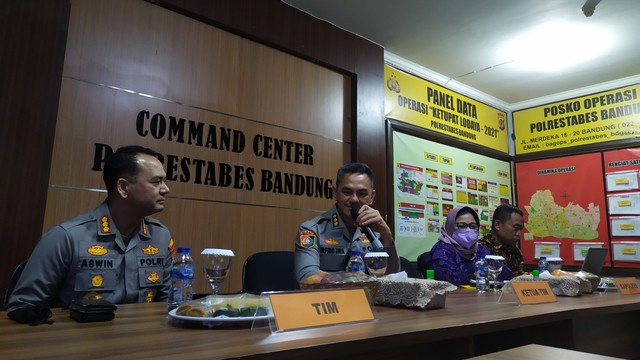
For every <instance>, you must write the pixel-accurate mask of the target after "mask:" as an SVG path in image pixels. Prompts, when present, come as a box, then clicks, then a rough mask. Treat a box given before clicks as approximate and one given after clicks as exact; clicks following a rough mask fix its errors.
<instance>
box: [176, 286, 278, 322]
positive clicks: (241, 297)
mask: <svg viewBox="0 0 640 360" xmlns="http://www.w3.org/2000/svg"><path fill="white" fill-rule="evenodd" d="M169 316H170V317H171V318H173V319H177V320H180V321H186V322H190V323H200V324H202V325H205V326H208V327H216V326H242V325H251V324H252V323H253V322H254V321H256V320H258V321H267V320H269V318H271V317H273V313H272V311H271V305H270V303H269V299H268V298H267V297H262V296H259V295H252V294H234V295H210V296H207V297H205V298H202V299H198V300H194V301H190V302H188V303H184V304H182V305H180V306H179V307H178V308H176V309H173V310H171V311H169Z"/></svg>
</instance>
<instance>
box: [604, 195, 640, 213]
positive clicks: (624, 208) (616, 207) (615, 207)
mask: <svg viewBox="0 0 640 360" xmlns="http://www.w3.org/2000/svg"><path fill="white" fill-rule="evenodd" d="M607 200H608V203H609V214H610V215H634V214H640V193H624V194H609V195H607Z"/></svg>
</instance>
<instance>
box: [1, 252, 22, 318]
mask: <svg viewBox="0 0 640 360" xmlns="http://www.w3.org/2000/svg"><path fill="white" fill-rule="evenodd" d="M28 260H29V259H27V260H25V261H23V262H21V263H20V264H18V266H16V268H15V269H14V270H13V273H12V274H11V277H10V278H9V283H8V284H7V291H5V293H4V302H3V303H2V309H3V310H7V305H9V296H11V293H12V292H13V288H15V287H16V284H17V283H18V279H20V275H22V270H24V267H25V266H26V265H27V261H28Z"/></svg>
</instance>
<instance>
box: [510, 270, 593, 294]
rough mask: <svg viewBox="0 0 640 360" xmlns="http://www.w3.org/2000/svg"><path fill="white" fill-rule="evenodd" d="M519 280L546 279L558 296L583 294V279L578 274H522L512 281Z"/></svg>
mask: <svg viewBox="0 0 640 360" xmlns="http://www.w3.org/2000/svg"><path fill="white" fill-rule="evenodd" d="M518 281H546V282H548V283H549V287H550V288H551V291H553V294H554V295H556V296H579V295H581V294H582V291H581V290H580V283H581V281H580V279H579V278H578V277H577V276H547V277H542V276H541V277H539V278H534V277H533V275H520V276H516V277H514V278H513V279H511V282H518ZM507 285H509V283H507ZM507 285H505V286H507ZM583 286H584V285H583Z"/></svg>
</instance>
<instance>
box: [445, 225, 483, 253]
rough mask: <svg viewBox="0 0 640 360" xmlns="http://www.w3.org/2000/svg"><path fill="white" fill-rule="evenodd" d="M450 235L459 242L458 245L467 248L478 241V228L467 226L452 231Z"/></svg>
mask: <svg viewBox="0 0 640 360" xmlns="http://www.w3.org/2000/svg"><path fill="white" fill-rule="evenodd" d="M451 237H452V238H453V240H455V241H456V242H457V243H458V244H460V246H462V247H464V248H465V249H469V248H471V247H472V246H473V245H475V243H477V242H478V230H474V229H469V228H467V229H458V230H456V231H454V232H453V234H452V235H451Z"/></svg>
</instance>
